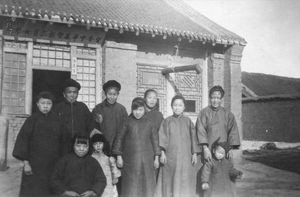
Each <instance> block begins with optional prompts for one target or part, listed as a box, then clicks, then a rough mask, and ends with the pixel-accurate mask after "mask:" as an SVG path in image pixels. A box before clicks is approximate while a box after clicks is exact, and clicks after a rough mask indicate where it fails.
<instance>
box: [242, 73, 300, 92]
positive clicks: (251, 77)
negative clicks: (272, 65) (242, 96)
mask: <svg viewBox="0 0 300 197" xmlns="http://www.w3.org/2000/svg"><path fill="white" fill-rule="evenodd" d="M242 83H243V84H244V85H245V86H247V87H248V88H249V89H250V90H251V91H253V92H254V93H255V94H256V95H257V96H263V97H267V96H269V97H274V96H276V95H279V96H280V97H282V96H283V95H285V96H294V95H300V79H299V78H289V77H281V76H276V75H268V74H263V73H248V72H242Z"/></svg>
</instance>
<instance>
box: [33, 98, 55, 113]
mask: <svg viewBox="0 0 300 197" xmlns="http://www.w3.org/2000/svg"><path fill="white" fill-rule="evenodd" d="M36 104H37V107H38V108H39V110H40V112H42V113H43V114H47V113H48V112H49V111H50V110H51V108H52V105H53V103H52V100H50V99H47V98H40V99H39V100H38V102H37V103H36Z"/></svg>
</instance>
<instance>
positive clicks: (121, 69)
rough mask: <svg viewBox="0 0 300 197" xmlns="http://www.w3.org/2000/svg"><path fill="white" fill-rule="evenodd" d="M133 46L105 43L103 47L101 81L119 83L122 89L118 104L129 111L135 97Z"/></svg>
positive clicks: (135, 76) (112, 42)
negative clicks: (115, 81) (112, 80)
mask: <svg viewBox="0 0 300 197" xmlns="http://www.w3.org/2000/svg"><path fill="white" fill-rule="evenodd" d="M136 49H137V46H136V45H134V44H127V43H117V42H114V41H106V43H105V45H104V47H103V66H104V67H103V76H104V77H103V79H104V81H105V82H106V81H108V80H111V79H114V80H117V81H118V82H119V83H121V85H122V88H121V92H120V96H119V98H118V102H120V103H122V104H123V105H124V106H125V107H126V108H127V111H128V112H129V111H130V107H131V101H132V98H134V97H136V90H137V66H136Z"/></svg>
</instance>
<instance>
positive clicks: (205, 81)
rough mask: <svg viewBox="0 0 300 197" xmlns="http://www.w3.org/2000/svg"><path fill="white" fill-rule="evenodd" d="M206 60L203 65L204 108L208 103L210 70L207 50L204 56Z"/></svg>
mask: <svg viewBox="0 0 300 197" xmlns="http://www.w3.org/2000/svg"><path fill="white" fill-rule="evenodd" d="M204 58H205V59H204V61H203V65H202V73H201V77H202V108H204V107H206V106H207V105H208V72H207V59H208V58H207V52H206V53H205V56H204Z"/></svg>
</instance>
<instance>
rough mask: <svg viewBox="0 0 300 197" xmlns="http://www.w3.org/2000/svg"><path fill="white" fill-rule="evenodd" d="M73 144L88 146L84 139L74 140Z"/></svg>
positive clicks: (86, 140)
mask: <svg viewBox="0 0 300 197" xmlns="http://www.w3.org/2000/svg"><path fill="white" fill-rule="evenodd" d="M75 144H85V145H88V144H89V140H88V139H86V138H76V140H75Z"/></svg>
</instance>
